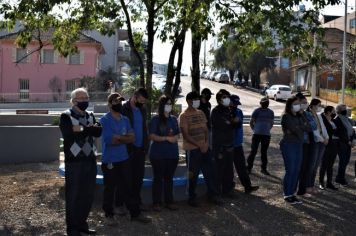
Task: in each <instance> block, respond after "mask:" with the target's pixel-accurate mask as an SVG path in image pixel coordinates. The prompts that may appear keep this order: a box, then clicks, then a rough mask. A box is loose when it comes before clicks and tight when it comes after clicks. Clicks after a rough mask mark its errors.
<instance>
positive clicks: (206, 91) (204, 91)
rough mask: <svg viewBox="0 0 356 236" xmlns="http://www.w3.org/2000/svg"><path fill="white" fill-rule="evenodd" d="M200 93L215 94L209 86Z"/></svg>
mask: <svg viewBox="0 0 356 236" xmlns="http://www.w3.org/2000/svg"><path fill="white" fill-rule="evenodd" d="M200 93H201V94H206V95H213V93H212V92H211V91H210V89H208V88H204V89H203V90H202V91H201V92H200Z"/></svg>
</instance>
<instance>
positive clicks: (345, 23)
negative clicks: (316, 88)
mask: <svg viewBox="0 0 356 236" xmlns="http://www.w3.org/2000/svg"><path fill="white" fill-rule="evenodd" d="M346 25H347V0H345V19H344V38H343V41H342V81H341V99H340V103H341V104H344V103H345V76H346V60H347V59H346Z"/></svg>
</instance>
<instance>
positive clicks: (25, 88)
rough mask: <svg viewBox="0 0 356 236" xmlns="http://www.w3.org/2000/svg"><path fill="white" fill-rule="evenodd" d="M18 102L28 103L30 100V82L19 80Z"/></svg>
mask: <svg viewBox="0 0 356 236" xmlns="http://www.w3.org/2000/svg"><path fill="white" fill-rule="evenodd" d="M19 100H20V102H28V101H29V100H30V80H29V79H19Z"/></svg>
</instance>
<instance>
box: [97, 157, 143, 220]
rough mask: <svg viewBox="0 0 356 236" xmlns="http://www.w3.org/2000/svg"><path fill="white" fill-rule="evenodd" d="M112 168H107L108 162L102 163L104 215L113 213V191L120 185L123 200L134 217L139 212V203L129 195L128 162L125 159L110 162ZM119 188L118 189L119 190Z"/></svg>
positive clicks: (129, 174)
mask: <svg viewBox="0 0 356 236" xmlns="http://www.w3.org/2000/svg"><path fill="white" fill-rule="evenodd" d="M112 164H113V168H112V169H109V168H108V164H102V165H101V169H102V171H103V176H104V197H103V210H104V212H105V215H106V216H110V215H114V207H113V205H114V197H115V191H116V190H117V188H118V186H121V188H120V190H121V191H122V192H121V195H122V198H123V202H124V203H125V204H126V206H127V208H128V209H129V211H130V214H131V216H132V217H136V216H138V215H139V214H140V210H139V203H138V202H137V201H135V199H133V198H132V197H131V195H132V189H131V184H130V180H131V173H130V162H129V160H125V161H122V162H116V163H112ZM120 190H119V191H120Z"/></svg>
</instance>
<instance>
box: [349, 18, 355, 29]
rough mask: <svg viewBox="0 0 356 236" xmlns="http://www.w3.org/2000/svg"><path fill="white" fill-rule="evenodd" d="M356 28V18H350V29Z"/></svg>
mask: <svg viewBox="0 0 356 236" xmlns="http://www.w3.org/2000/svg"><path fill="white" fill-rule="evenodd" d="M355 28H356V18H353V19H351V20H350V29H355Z"/></svg>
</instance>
